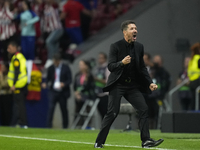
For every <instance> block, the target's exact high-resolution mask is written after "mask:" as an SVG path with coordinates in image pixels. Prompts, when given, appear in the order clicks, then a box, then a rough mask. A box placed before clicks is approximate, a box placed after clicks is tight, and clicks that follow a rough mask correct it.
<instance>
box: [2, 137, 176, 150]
mask: <svg viewBox="0 0 200 150" xmlns="http://www.w3.org/2000/svg"><path fill="white" fill-rule="evenodd" d="M0 137H7V138H16V139H27V140H39V141H51V142H65V143H75V144H89V145H91V144H92V145H94V143H90V142H79V141H67V140H57V139H46V138H35V137H23V136H15V135H3V134H0ZM105 145H106V146H113V147H130V148H142V147H140V146H127V145H112V144H105ZM147 149H157V150H176V149H166V148H147Z"/></svg>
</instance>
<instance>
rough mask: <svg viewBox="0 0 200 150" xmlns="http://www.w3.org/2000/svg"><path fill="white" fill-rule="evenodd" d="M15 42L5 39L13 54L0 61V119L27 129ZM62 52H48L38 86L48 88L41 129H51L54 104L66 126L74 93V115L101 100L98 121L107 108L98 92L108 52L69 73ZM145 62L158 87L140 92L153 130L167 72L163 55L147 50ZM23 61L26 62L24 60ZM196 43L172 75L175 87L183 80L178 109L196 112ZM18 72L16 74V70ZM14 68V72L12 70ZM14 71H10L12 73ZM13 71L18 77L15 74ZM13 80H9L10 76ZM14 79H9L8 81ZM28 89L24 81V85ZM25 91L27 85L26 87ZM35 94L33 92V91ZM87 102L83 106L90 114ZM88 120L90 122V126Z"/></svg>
mask: <svg viewBox="0 0 200 150" xmlns="http://www.w3.org/2000/svg"><path fill="white" fill-rule="evenodd" d="M18 51H19V50H18V45H17V43H16V42H10V43H9V45H8V52H9V53H10V54H14V55H13V57H12V59H11V64H10V66H9V65H8V63H3V64H2V65H1V73H0V99H1V100H0V119H1V121H0V123H1V125H6V126H9V125H11V126H16V125H17V124H19V125H20V126H21V127H23V128H27V126H28V123H27V118H26V108H25V100H26V96H27V84H28V80H27V79H26V78H25V79H24V78H23V73H24V74H26V71H23V70H25V69H24V68H25V66H24V65H19V64H21V62H22V61H25V57H23V55H22V54H21V53H19V52H18ZM62 60H63V59H62V55H61V54H60V53H56V54H54V55H53V58H52V61H53V64H52V65H50V67H48V69H47V77H46V79H45V80H44V81H43V82H42V83H41V84H39V86H40V87H42V88H43V89H46V88H48V113H47V114H48V115H47V123H46V127H49V128H51V127H52V120H53V115H54V110H55V106H56V104H57V103H59V106H60V110H61V115H62V125H63V128H68V127H69V116H68V107H70V106H68V102H67V100H68V99H69V97H70V96H72V95H71V94H73V98H74V103H75V108H74V119H76V117H77V115H78V114H79V113H80V110H81V108H82V107H83V105H84V104H85V102H86V101H87V100H95V99H97V98H99V99H100V102H99V104H98V107H97V108H98V111H99V114H100V115H101V118H102V119H103V117H104V115H105V114H106V111H107V105H108V93H103V92H102V88H103V87H104V86H105V84H106V81H107V79H108V76H109V73H110V72H109V71H108V69H107V55H106V54H105V53H103V52H101V53H99V54H98V58H97V60H95V59H94V58H93V59H90V60H80V61H79V64H78V66H77V67H78V68H79V71H78V72H77V73H76V75H75V76H74V77H73V76H72V74H71V70H70V67H69V66H68V65H67V64H66V63H64V62H63V61H62ZM144 62H145V65H146V67H147V70H148V72H149V74H150V76H151V78H152V80H153V82H154V83H156V84H157V85H158V89H157V90H156V91H154V92H153V93H152V94H151V95H144V97H145V99H146V103H147V104H148V106H149V121H150V128H151V129H156V128H157V126H158V118H159V111H160V108H161V107H166V106H165V105H164V100H165V98H166V94H167V93H168V91H169V90H170V85H171V75H170V74H169V72H168V71H167V70H166V68H165V67H164V64H163V62H164V60H163V58H162V56H160V55H155V56H154V57H151V55H150V54H149V53H145V54H144ZM24 64H25V63H24ZM199 68H200V43H196V44H194V45H193V46H192V47H191V56H190V57H189V56H187V57H185V58H184V62H183V68H182V69H181V68H180V73H179V74H178V75H177V85H179V84H180V83H182V82H183V81H184V80H185V79H188V82H187V83H186V84H184V85H183V86H182V87H181V88H180V89H179V92H178V96H179V99H180V106H181V109H182V111H192V110H195V90H196V88H197V87H198V86H199V85H200V83H199V79H200V78H199V77H200V69H199ZM17 69H18V70H20V71H21V72H20V73H19V72H18V73H19V74H18V75H17V73H16V70H17ZM13 70H15V71H13ZM13 72H15V73H14V74H13ZM16 75H17V77H16ZM12 78H13V80H11V79H12ZM13 82H14V83H13ZM71 84H73V90H72V91H70V85H71ZM28 87H29V85H28ZM28 89H29V90H30V89H31V88H28ZM34 94H36V93H34ZM90 110H91V106H89V107H87V112H90ZM83 122H84V118H83V119H82V120H80V122H79V125H81V124H83ZM90 125H91V122H89V127H90Z"/></svg>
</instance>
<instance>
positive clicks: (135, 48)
mask: <svg viewBox="0 0 200 150" xmlns="http://www.w3.org/2000/svg"><path fill="white" fill-rule="evenodd" d="M138 51H139V49H138V44H137V43H136V42H135V43H134V52H135V63H136V67H137V69H139V53H138Z"/></svg>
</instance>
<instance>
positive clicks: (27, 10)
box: [16, 1, 39, 60]
mask: <svg viewBox="0 0 200 150" xmlns="http://www.w3.org/2000/svg"><path fill="white" fill-rule="evenodd" d="M22 9H23V12H21V13H20V14H18V15H17V16H16V19H17V20H20V29H21V49H22V53H23V55H24V56H25V58H26V59H27V60H34V58H35V36H36V32H35V26H34V24H35V23H36V22H37V21H39V17H38V16H37V15H36V14H35V13H34V12H33V11H32V10H31V4H30V2H29V1H22Z"/></svg>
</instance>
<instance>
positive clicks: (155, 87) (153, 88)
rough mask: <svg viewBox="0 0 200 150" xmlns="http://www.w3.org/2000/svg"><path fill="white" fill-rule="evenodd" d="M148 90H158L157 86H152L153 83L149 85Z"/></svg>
mask: <svg viewBox="0 0 200 150" xmlns="http://www.w3.org/2000/svg"><path fill="white" fill-rule="evenodd" d="M149 88H150V90H151V91H155V90H156V89H157V88H158V86H157V85H156V84H154V83H151V84H150V85H149Z"/></svg>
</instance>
